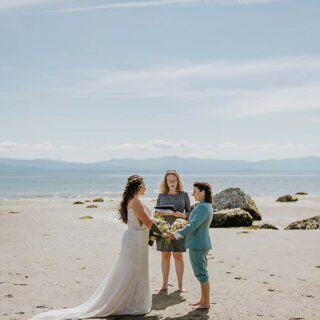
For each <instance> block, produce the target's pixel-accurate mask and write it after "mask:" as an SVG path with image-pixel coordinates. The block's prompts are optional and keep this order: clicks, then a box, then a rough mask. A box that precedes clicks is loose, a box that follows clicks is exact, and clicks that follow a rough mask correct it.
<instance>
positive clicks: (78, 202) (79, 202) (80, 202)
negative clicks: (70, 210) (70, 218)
mask: <svg viewBox="0 0 320 320" xmlns="http://www.w3.org/2000/svg"><path fill="white" fill-rule="evenodd" d="M73 204H84V202H82V201H76V202H74V203H73Z"/></svg>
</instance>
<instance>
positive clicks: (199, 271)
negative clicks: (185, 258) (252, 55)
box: [178, 200, 213, 282]
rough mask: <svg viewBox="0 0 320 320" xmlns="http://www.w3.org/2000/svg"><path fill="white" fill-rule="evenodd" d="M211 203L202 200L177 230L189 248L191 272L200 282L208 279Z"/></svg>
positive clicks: (210, 246)
mask: <svg viewBox="0 0 320 320" xmlns="http://www.w3.org/2000/svg"><path fill="white" fill-rule="evenodd" d="M212 214H213V209H212V204H211V203H208V202H205V201H204V200H202V201H201V202H200V203H199V204H198V205H197V206H196V207H195V208H194V210H193V211H192V212H191V214H190V217H189V223H188V225H187V226H186V227H185V228H183V229H181V230H179V231H178V232H179V233H180V234H181V235H182V236H183V238H184V246H185V247H186V248H189V256H190V261H191V265H192V269H193V272H194V274H195V276H196V277H197V279H198V280H199V281H200V282H206V281H208V278H209V276H208V271H207V255H208V252H209V250H210V249H211V248H212V245H211V240H210V235H209V227H210V224H211V220H212Z"/></svg>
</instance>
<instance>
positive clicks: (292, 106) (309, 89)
mask: <svg viewBox="0 0 320 320" xmlns="http://www.w3.org/2000/svg"><path fill="white" fill-rule="evenodd" d="M319 101H320V85H309V86H295V87H284V88H279V89H272V90H263V91H254V90H252V91H251V92H250V91H249V92H248V91H245V92H243V94H240V95H239V96H238V98H237V99H236V100H234V101H233V102H231V103H230V104H228V105H225V106H224V107H223V109H224V110H225V111H227V112H228V113H230V114H232V115H233V116H234V117H248V116H255V115H262V114H268V113H276V112H293V111H306V110H320V103H319Z"/></svg>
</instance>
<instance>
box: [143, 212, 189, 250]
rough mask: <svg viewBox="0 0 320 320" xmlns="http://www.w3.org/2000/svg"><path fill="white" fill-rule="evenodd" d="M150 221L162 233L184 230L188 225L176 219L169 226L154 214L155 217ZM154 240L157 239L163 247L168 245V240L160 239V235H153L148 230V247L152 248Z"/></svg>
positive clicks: (182, 220) (184, 221)
mask: <svg viewBox="0 0 320 320" xmlns="http://www.w3.org/2000/svg"><path fill="white" fill-rule="evenodd" d="M152 220H153V222H154V224H155V225H156V226H157V227H158V228H159V229H160V231H161V232H163V233H165V232H167V231H169V232H175V231H177V230H179V229H182V228H184V227H185V226H186V225H187V223H188V222H187V221H186V220H184V219H181V218H178V219H176V220H175V222H174V223H173V224H172V225H171V226H170V224H169V223H168V222H167V221H166V220H164V217H163V216H160V215H158V214H155V216H154V218H153V219H152ZM156 239H159V240H160V241H161V243H162V244H163V245H168V244H169V243H170V240H168V239H165V238H163V237H161V234H157V233H154V232H153V231H152V230H150V233H149V245H150V246H152V245H153V242H154V240H156Z"/></svg>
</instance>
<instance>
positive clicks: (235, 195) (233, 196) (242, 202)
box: [212, 188, 261, 220]
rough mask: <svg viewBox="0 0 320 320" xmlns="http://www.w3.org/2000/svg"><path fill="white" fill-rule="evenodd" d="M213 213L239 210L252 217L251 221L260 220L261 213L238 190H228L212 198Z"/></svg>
mask: <svg viewBox="0 0 320 320" xmlns="http://www.w3.org/2000/svg"><path fill="white" fill-rule="evenodd" d="M212 207H213V211H221V210H225V209H235V208H241V209H242V210H244V211H247V212H249V213H250V215H251V216H252V218H253V220H261V213H260V212H259V210H258V208H257V206H256V204H255V203H254V201H253V200H252V199H251V197H250V196H249V195H247V194H246V193H245V192H243V191H242V190H241V189H240V188H229V189H225V190H223V191H221V192H220V193H218V194H216V195H214V196H213V203H212Z"/></svg>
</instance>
